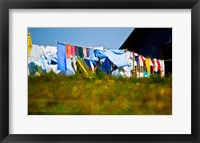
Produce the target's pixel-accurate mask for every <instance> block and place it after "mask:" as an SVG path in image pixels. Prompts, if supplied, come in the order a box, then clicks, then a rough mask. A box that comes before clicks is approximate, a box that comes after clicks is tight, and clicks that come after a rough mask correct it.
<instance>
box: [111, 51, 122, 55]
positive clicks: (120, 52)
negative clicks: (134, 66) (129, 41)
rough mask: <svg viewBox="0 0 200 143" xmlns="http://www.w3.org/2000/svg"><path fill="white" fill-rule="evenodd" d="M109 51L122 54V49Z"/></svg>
mask: <svg viewBox="0 0 200 143" xmlns="http://www.w3.org/2000/svg"><path fill="white" fill-rule="evenodd" d="M110 51H112V52H113V53H115V54H118V55H121V54H124V50H110Z"/></svg>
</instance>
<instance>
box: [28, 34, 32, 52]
mask: <svg viewBox="0 0 200 143" xmlns="http://www.w3.org/2000/svg"><path fill="white" fill-rule="evenodd" d="M31 49H32V39H31V34H30V33H28V55H30V54H31Z"/></svg>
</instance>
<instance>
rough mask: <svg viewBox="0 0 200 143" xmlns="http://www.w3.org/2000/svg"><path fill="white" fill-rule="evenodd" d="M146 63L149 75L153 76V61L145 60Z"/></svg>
mask: <svg viewBox="0 0 200 143" xmlns="http://www.w3.org/2000/svg"><path fill="white" fill-rule="evenodd" d="M145 63H146V68H147V72H148V74H151V66H150V65H151V61H150V58H146V59H145Z"/></svg>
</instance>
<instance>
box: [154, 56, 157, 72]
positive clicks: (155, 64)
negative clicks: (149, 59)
mask: <svg viewBox="0 0 200 143" xmlns="http://www.w3.org/2000/svg"><path fill="white" fill-rule="evenodd" d="M153 61H154V69H153V70H154V71H155V72H158V63H157V59H156V58H154V59H153Z"/></svg>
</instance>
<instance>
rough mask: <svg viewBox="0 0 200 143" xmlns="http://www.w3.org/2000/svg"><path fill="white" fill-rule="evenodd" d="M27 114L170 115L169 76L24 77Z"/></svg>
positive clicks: (170, 91) (170, 85) (50, 75)
mask: <svg viewBox="0 0 200 143" xmlns="http://www.w3.org/2000/svg"><path fill="white" fill-rule="evenodd" d="M28 114H29V115H171V114H172V78H171V77H167V78H160V77H158V76H153V77H150V78H140V79H134V78H123V77H114V76H107V75H104V74H102V73H100V72H97V73H96V74H95V75H90V76H83V75H82V74H77V75H74V76H60V75H56V74H53V73H49V74H46V75H41V76H36V77H28Z"/></svg>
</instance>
